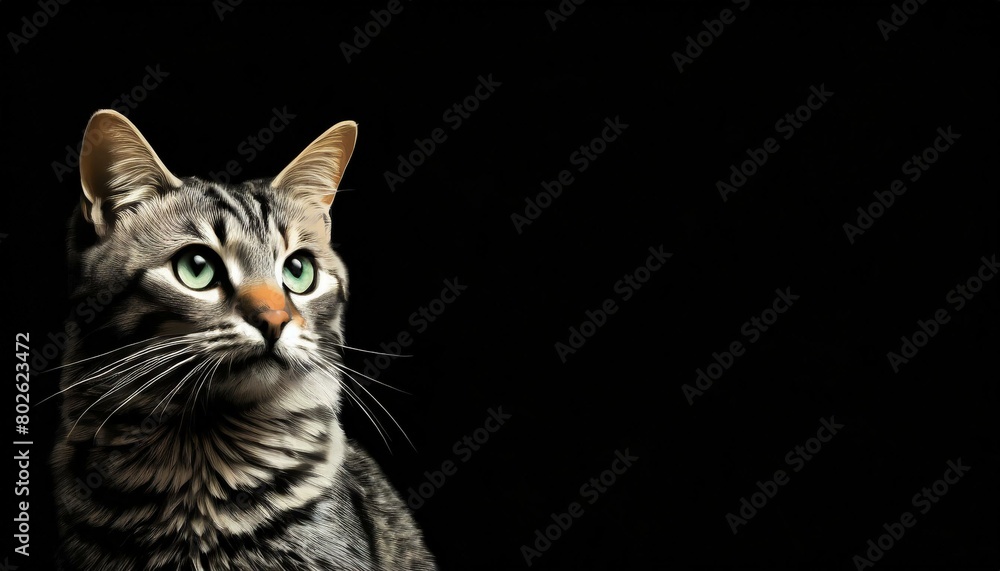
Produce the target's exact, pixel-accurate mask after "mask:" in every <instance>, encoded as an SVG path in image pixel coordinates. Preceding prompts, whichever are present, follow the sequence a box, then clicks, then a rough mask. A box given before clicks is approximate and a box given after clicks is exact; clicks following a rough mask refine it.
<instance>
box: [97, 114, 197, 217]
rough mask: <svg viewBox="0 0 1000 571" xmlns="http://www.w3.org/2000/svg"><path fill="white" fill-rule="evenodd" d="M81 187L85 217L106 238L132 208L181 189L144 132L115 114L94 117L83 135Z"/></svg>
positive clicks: (123, 117) (178, 182) (179, 182)
mask: <svg viewBox="0 0 1000 571" xmlns="http://www.w3.org/2000/svg"><path fill="white" fill-rule="evenodd" d="M83 141H84V149H83V151H82V152H81V153H80V184H81V185H82V186H83V198H82V199H81V201H80V202H81V208H82V209H83V216H84V218H86V219H87V221H88V222H90V223H92V224H93V225H94V230H95V231H96V232H97V235H98V236H101V237H103V236H105V235H106V234H107V233H108V232H110V231H111V229H112V228H113V226H114V223H115V219H116V218H117V216H118V215H119V214H120V213H121V211H122V210H123V209H125V208H127V207H128V206H129V205H132V204H136V203H139V202H142V201H144V200H148V199H150V198H153V197H155V196H156V195H158V194H159V193H161V192H164V191H167V190H170V189H172V188H177V187H179V186H181V184H182V183H181V180H180V179H178V178H177V177H175V176H174V175H172V174H171V173H170V171H169V170H167V167H165V166H163V163H162V162H161V161H160V158H159V157H158V156H156V153H155V152H154V151H153V148H152V147H150V146H149V143H147V142H146V139H145V137H143V136H142V133H140V132H139V130H138V129H136V128H135V125H133V124H132V122H131V121H129V120H128V119H126V118H125V116H124V115H122V114H121V113H118V112H117V111H112V110H110V109H102V110H101V111H98V112H97V113H94V115H93V117H91V118H90V122H89V123H87V130H86V132H85V133H84V135H83Z"/></svg>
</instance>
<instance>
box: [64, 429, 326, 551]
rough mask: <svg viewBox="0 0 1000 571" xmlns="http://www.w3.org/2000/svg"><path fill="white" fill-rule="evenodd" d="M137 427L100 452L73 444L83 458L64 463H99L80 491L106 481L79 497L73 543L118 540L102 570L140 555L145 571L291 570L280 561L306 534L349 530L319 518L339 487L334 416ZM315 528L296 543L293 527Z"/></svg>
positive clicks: (113, 435)
mask: <svg viewBox="0 0 1000 571" xmlns="http://www.w3.org/2000/svg"><path fill="white" fill-rule="evenodd" d="M142 426H143V425H139V427H138V428H136V427H125V426H123V427H121V428H119V429H117V430H116V427H105V429H102V432H105V434H104V435H103V436H102V435H101V434H100V433H99V434H98V435H97V438H96V442H97V443H98V446H96V447H95V446H92V442H93V441H91V442H87V443H82V442H78V443H77V445H78V446H80V447H85V448H87V449H88V452H83V451H82V450H75V451H70V450H67V451H66V452H67V453H66V454H65V455H64V456H63V457H65V458H66V459H67V460H68V461H69V462H68V463H69V464H74V463H75V464H76V468H79V467H80V466H81V464H87V465H90V466H92V467H91V468H90V470H89V471H87V473H86V474H81V475H83V476H84V477H83V478H82V481H83V482H87V481H88V480H87V479H86V478H87V476H89V475H90V473H93V472H96V473H98V474H101V481H100V485H98V486H91V485H89V484H87V485H88V486H89V488H90V489H89V490H88V491H89V492H90V493H89V496H88V497H87V498H81V497H80V496H81V495H82V494H79V493H78V494H77V497H75V498H73V500H72V501H71V502H70V505H69V506H68V507H69V508H70V510H69V511H70V513H71V514H72V515H73V516H75V517H77V518H79V519H80V520H81V521H80V523H79V525H78V526H77V527H76V529H77V530H78V531H80V532H81V533H80V534H78V536H77V537H71V542H72V541H74V540H76V539H78V538H80V537H87V536H88V535H90V534H89V533H88V530H89V531H96V530H100V533H102V534H105V538H104V540H105V541H108V542H121V543H120V544H119V549H118V550H116V553H115V554H113V555H111V557H110V558H109V559H108V560H106V561H105V564H108V563H111V561H113V560H117V562H116V563H113V565H120V566H121V568H130V567H129V566H134V565H137V564H139V563H140V561H139V560H138V559H137V558H136V555H137V554H144V555H145V557H146V559H145V560H144V561H142V562H141V563H142V566H143V567H148V568H153V569H155V568H165V569H167V568H169V569H174V568H190V569H226V568H233V569H244V568H255V569H261V568H268V567H267V566H270V565H277V562H279V561H280V562H282V563H283V564H284V565H288V567H285V568H296V567H295V561H294V559H298V558H299V557H298V556H292V559H289V560H287V561H284V560H283V558H284V557H286V556H288V554H289V553H293V552H294V550H295V549H296V547H304V546H305V545H307V544H308V543H309V535H310V534H311V535H313V536H316V535H325V534H327V533H331V532H334V531H338V532H339V531H342V530H339V529H333V528H335V527H338V526H339V525H340V524H339V523H336V522H335V521H334V520H333V519H331V518H329V517H328V514H324V513H322V512H323V511H324V510H326V509H329V508H328V506H327V504H330V502H331V500H333V499H334V497H333V496H335V495H336V494H335V493H333V491H334V490H336V489H338V487H340V486H342V485H343V484H344V482H338V481H337V478H338V477H341V478H343V474H342V471H341V467H342V464H343V462H344V459H345V441H344V436H343V433H342V431H341V430H340V428H339V426H338V424H337V423H336V421H335V419H334V418H333V416H332V413H329V412H327V413H326V414H324V411H322V410H320V409H315V410H300V411H295V412H289V411H283V412H282V413H281V414H280V415H279V414H277V413H275V412H272V411H268V410H258V411H254V412H253V414H251V415H247V414H244V415H236V414H225V413H223V414H220V415H218V416H214V417H212V418H206V417H203V418H199V419H191V418H183V417H178V416H177V415H174V417H172V418H169V419H167V420H164V421H161V422H160V423H159V424H155V425H154V424H152V423H149V422H147V423H146V425H145V428H143V427H142ZM81 455H86V456H87V461H84V462H81V458H80V456H81ZM67 467H68V468H70V469H71V470H73V467H71V466H67ZM73 471H76V470H73ZM90 483H91V484H93V483H94V479H93V478H91V479H90ZM81 500H82V501H81ZM310 519H311V521H312V522H313V523H316V524H318V525H316V526H315V527H314V529H312V530H311V531H309V532H306V534H305V536H303V534H302V533H299V534H298V535H295V536H294V537H293V536H292V534H291V532H290V529H288V528H289V527H291V526H296V525H300V524H301V523H302V522H304V521H309V520H310ZM305 561H308V558H303V565H306V563H305ZM131 568H135V567H131ZM276 568H277V567H276ZM303 568H311V566H306V567H303Z"/></svg>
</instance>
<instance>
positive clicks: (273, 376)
mask: <svg viewBox="0 0 1000 571" xmlns="http://www.w3.org/2000/svg"><path fill="white" fill-rule="evenodd" d="M292 362H293V357H292V356H291V355H289V354H288V353H287V351H286V350H284V349H282V348H281V347H279V346H276V347H274V348H272V349H267V348H264V347H260V348H257V349H256V350H254V351H252V352H251V353H249V354H247V355H246V356H242V357H236V358H234V359H233V360H232V361H230V362H228V363H227V362H225V361H224V362H223V364H222V365H220V366H219V369H218V371H217V373H216V378H215V383H214V384H215V386H216V390H215V391H213V392H215V393H216V394H215V395H213V396H214V397H216V398H221V399H223V400H226V401H229V402H232V403H234V404H241V405H246V404H254V403H259V402H265V401H268V400H271V399H274V398H277V397H279V396H280V395H281V394H282V393H284V392H286V391H287V390H288V389H289V388H291V387H294V386H295V385H297V384H298V383H299V382H300V379H301V378H302V376H303V370H302V368H301V367H296V366H293V365H292ZM219 381H222V382H219Z"/></svg>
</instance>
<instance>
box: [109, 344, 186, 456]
mask: <svg viewBox="0 0 1000 571" xmlns="http://www.w3.org/2000/svg"><path fill="white" fill-rule="evenodd" d="M194 358H195V357H193V356H192V357H188V358H187V359H184V360H183V361H181V362H179V363H175V364H173V365H171V366H169V367H167V370H165V371H163V372H162V373H160V374H159V375H156V376H155V377H153V378H152V379H150V380H148V381H146V382H145V383H144V384H143V385H142V386H141V387H139V388H138V389H136V391H135V392H134V393H132V394H131V395H129V397H128V398H127V399H125V400H124V401H122V403H121V404H119V405H118V407H117V408H115V409H114V410H113V411H111V414H109V415H108V417H107V418H105V419H104V422H102V423H101V424H100V426H98V427H97V431H95V432H94V438H95V439H96V438H97V435H98V434H100V432H101V429H102V428H104V425H105V424H107V422H108V421H109V420H111V417H112V416H114V415H115V413H116V412H118V411H119V410H121V409H122V407H124V406H125V405H127V404H128V403H129V402H131V401H132V399H134V398H135V397H136V396H137V395H139V394H140V393H141V392H143V391H144V390H146V389H147V388H149V387H151V386H152V385H153V384H154V383H155V382H156V381H158V380H160V379H162V378H163V377H165V376H167V375H168V374H170V371H173V370H174V369H176V368H177V367H180V366H181V365H183V364H184V363H188V362H190V361H192V360H193V359H194Z"/></svg>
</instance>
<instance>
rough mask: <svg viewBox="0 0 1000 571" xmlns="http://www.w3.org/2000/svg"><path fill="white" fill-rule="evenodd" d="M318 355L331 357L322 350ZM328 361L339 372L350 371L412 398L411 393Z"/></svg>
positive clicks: (341, 364) (336, 362) (337, 362)
mask: <svg viewBox="0 0 1000 571" xmlns="http://www.w3.org/2000/svg"><path fill="white" fill-rule="evenodd" d="M320 353H322V354H323V355H325V356H326V357H327V358H329V357H330V356H331V355H330V354H329V352H324V351H323V349H320ZM328 360H329V362H330V364H331V365H333V366H334V367H337V368H338V369H340V370H343V371H350V372H352V373H354V374H355V375H360V376H362V377H364V378H366V379H368V380H369V381H371V382H373V383H377V384H380V385H382V386H383V387H386V388H390V389H392V390H394V391H399V392H401V393H403V394H404V395H410V396H413V393H411V392H407V391H404V390H403V389H401V388H398V387H394V386H392V385H390V384H387V383H383V382H382V381H380V380H378V379H373V378H372V377H369V376H368V375H366V374H364V373H362V372H360V371H355V370H354V369H352V368H350V367H348V366H347V365H345V364H344V363H342V362H340V361H336V360H333V359H328ZM355 382H357V381H355Z"/></svg>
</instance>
